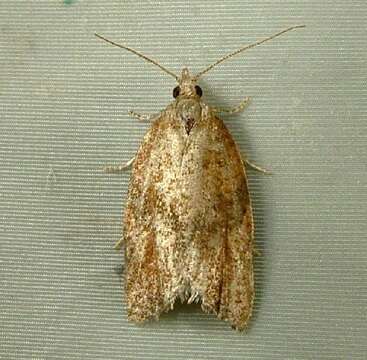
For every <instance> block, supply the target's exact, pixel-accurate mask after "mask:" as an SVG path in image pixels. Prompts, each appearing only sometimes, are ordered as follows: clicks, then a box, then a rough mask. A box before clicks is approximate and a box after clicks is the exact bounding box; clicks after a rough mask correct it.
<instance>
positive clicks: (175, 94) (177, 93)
mask: <svg viewBox="0 0 367 360" xmlns="http://www.w3.org/2000/svg"><path fill="white" fill-rule="evenodd" d="M178 95H180V87H179V86H176V87H175V88H174V89H173V97H174V98H175V99H176V97H177V96H178Z"/></svg>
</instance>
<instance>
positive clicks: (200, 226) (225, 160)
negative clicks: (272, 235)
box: [186, 117, 254, 330]
mask: <svg viewBox="0 0 367 360" xmlns="http://www.w3.org/2000/svg"><path fill="white" fill-rule="evenodd" d="M191 146H192V147H194V148H196V149H200V150H197V151H195V152H193V153H194V154H196V155H195V156H196V157H197V158H196V159H193V160H192V161H191V163H190V164H188V165H187V169H188V170H187V172H188V173H193V172H194V173H196V176H197V179H201V180H200V181H199V180H196V186H197V187H198V188H197V189H196V192H197V193H198V194H200V195H198V197H197V199H195V200H194V201H193V203H192V206H196V208H197V213H196V215H195V220H194V224H195V231H193V233H192V238H191V247H192V248H191V249H190V251H188V254H189V255H190V261H188V269H189V270H188V271H189V274H190V282H191V292H192V293H193V294H194V295H193V296H194V297H195V296H197V297H198V299H199V300H200V301H201V303H202V308H203V310H205V311H207V312H212V313H215V314H217V315H218V317H220V318H222V319H224V320H228V321H229V322H230V323H231V325H232V326H233V327H234V328H236V329H239V330H241V329H243V328H244V327H245V325H246V323H247V321H248V319H249V318H250V316H251V312H252V305H253V298H254V280H253V264H252V255H253V230H254V227H253V219H252V209H251V202H250V197H249V193H248V189H247V179H246V174H245V169H244V166H243V162H242V159H241V156H240V153H239V151H238V148H237V146H236V144H235V143H234V140H233V139H232V137H231V135H230V134H229V132H228V130H227V128H226V127H225V125H224V123H223V121H222V120H221V119H219V118H216V117H213V118H210V119H208V120H207V121H205V119H203V122H202V124H201V127H200V126H199V127H198V129H197V132H196V134H194V133H193V143H192V145H191ZM196 164H200V165H199V166H198V167H197V165H196ZM193 169H196V170H195V171H193ZM186 178H187V177H186ZM189 181H190V180H189ZM191 182H193V183H195V180H194V177H193V178H192V180H191ZM191 191H193V189H192V190H191ZM193 192H195V191H193Z"/></svg>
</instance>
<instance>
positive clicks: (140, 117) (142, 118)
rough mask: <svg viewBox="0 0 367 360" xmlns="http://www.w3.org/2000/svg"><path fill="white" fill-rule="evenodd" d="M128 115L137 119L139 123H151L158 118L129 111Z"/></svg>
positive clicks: (155, 115)
mask: <svg viewBox="0 0 367 360" xmlns="http://www.w3.org/2000/svg"><path fill="white" fill-rule="evenodd" d="M129 115H130V116H132V117H134V118H135V119H138V120H139V121H153V120H154V119H156V118H157V117H158V114H139V113H137V112H135V111H132V110H130V111H129Z"/></svg>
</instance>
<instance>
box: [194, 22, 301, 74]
mask: <svg viewBox="0 0 367 360" xmlns="http://www.w3.org/2000/svg"><path fill="white" fill-rule="evenodd" d="M304 27H306V25H297V26H292V27H289V28H287V29H285V30H282V31H280V32H278V33H276V34H274V35H272V36H269V37H267V38H265V39H263V40H260V41H257V42H255V43H253V44H251V45H246V46H244V47H242V48H240V49H238V50H236V51H235V52H233V53H231V54H228V55H226V56H223V57H222V58H221V59H219V60H217V61H216V62H215V63H213V64H211V65H209V66H208V67H207V68H206V69H204V70H203V71H201V72H199V73H198V74H197V75H195V77H194V79H195V80H197V79H199V77H200V76H202V75H204V74H206V73H207V72H208V71H209V70H211V69H213V67H214V66H217V65H218V64H220V63H221V62H223V61H225V60H227V59H229V58H231V57H232V56H235V55H237V54H239V53H241V52H242V51H245V50H247V49H251V48H253V47H255V46H257V45H260V44H262V43H264V42H266V41H269V40H272V39H274V38H276V37H278V36H280V35H282V34H284V33H286V32H288V31H291V30H294V29H299V28H304Z"/></svg>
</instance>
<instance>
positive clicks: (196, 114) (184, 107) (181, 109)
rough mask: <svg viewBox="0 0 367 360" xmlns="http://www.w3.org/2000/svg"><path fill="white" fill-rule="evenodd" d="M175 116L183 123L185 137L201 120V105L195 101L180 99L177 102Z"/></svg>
mask: <svg viewBox="0 0 367 360" xmlns="http://www.w3.org/2000/svg"><path fill="white" fill-rule="evenodd" d="M176 114H177V116H178V118H179V119H180V120H181V121H182V122H183V124H184V127H185V130H186V133H187V135H189V134H190V131H191V129H192V128H193V127H194V125H195V124H196V123H197V122H198V121H199V120H200V119H201V105H200V102H199V101H198V100H196V99H193V98H191V99H180V100H178V101H177V105H176Z"/></svg>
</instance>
